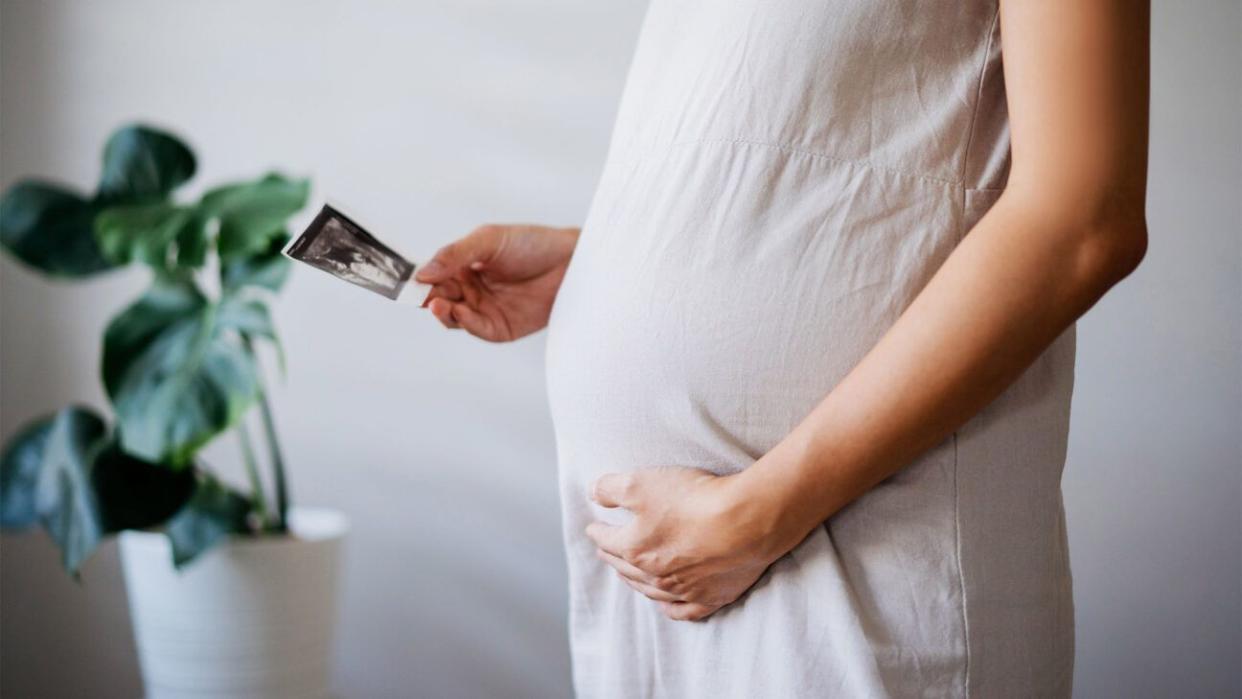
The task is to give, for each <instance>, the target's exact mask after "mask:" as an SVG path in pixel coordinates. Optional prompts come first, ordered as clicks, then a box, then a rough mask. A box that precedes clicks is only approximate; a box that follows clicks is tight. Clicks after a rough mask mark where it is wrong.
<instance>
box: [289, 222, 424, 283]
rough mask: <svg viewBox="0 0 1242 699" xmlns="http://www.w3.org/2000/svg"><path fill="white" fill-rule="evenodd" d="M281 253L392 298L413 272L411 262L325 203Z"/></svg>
mask: <svg viewBox="0 0 1242 699" xmlns="http://www.w3.org/2000/svg"><path fill="white" fill-rule="evenodd" d="M285 254H286V255H288V256H289V257H292V258H293V259H295V260H299V261H301V262H305V263H306V264H308V265H311V266H312V267H317V268H319V269H322V270H323V271H325V272H327V273H329V274H331V275H333V276H336V277H340V278H341V279H344V280H345V281H347V282H350V283H352V284H357V285H358V286H361V287H362V288H364V289H370V290H371V291H374V292H375V293H377V294H380V295H383V296H386V297H388V298H390V299H393V300H396V298H397V297H398V296H400V295H401V292H402V291H403V290H404V289H405V287H406V283H407V282H408V281H409V280H410V277H412V276H413V275H414V263H412V262H410V261H408V260H406V259H405V258H403V257H401V256H400V255H398V254H397V253H395V252H393V251H392V249H391V248H389V247H388V246H387V245H384V244H383V243H381V242H380V241H378V240H376V239H375V237H374V236H372V235H371V234H370V233H368V232H366V230H364V229H363V228H362V226H359V225H358V224H357V223H354V222H353V221H351V220H350V219H349V217H347V216H345V215H344V214H342V213H341V212H339V211H337V210H336V209H334V208H332V207H331V206H328V205H327V204H325V205H324V207H323V210H322V211H320V212H319V215H317V216H315V220H314V221H311V224H310V226H309V227H307V229H306V232H305V233H303V234H302V235H301V237H299V238H298V239H297V240H295V241H293V243H292V244H291V245H290V246H289V247H288V249H286V250H285Z"/></svg>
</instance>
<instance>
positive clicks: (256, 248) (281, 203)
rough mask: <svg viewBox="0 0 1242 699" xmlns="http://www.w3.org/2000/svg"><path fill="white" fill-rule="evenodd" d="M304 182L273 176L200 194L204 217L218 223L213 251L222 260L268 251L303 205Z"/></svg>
mask: <svg viewBox="0 0 1242 699" xmlns="http://www.w3.org/2000/svg"><path fill="white" fill-rule="evenodd" d="M309 192H310V184H309V182H308V181H307V180H291V179H288V178H286V177H284V176H282V175H279V174H276V173H272V174H269V175H267V176H265V177H262V178H260V179H258V180H255V181H253V182H244V183H240V184H230V185H225V186H223V187H217V188H216V189H213V190H211V191H210V192H208V193H207V194H205V195H203V198H202V200H201V201H200V202H199V206H200V208H201V210H202V211H203V212H204V214H206V215H209V216H215V217H218V219H219V221H220V228H219V234H218V235H219V237H218V238H217V239H216V250H217V251H218V252H219V253H220V257H221V259H230V258H236V257H248V256H252V255H255V254H257V253H261V252H264V251H267V250H269V249H270V247H271V245H272V240H273V239H275V238H278V237H279V236H281V235H282V234H284V232H285V224H286V223H287V222H288V220H289V217H290V216H293V215H294V214H296V213H297V212H298V211H300V210H301V209H302V207H303V206H306V197H307V195H308V194H309Z"/></svg>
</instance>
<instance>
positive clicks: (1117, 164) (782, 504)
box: [587, 0, 1150, 619]
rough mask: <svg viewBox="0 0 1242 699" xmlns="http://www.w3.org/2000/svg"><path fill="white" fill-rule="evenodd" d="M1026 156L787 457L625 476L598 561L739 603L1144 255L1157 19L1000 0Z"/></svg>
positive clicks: (684, 608) (1086, 6) (1051, 1)
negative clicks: (626, 512)
mask: <svg viewBox="0 0 1242 699" xmlns="http://www.w3.org/2000/svg"><path fill="white" fill-rule="evenodd" d="M1000 12H1001V34H1002V36H1003V37H1004V39H1003V55H1004V71H1005V83H1006V90H1007V95H1008V97H1007V99H1008V103H1009V121H1010V133H1011V151H1012V164H1011V170H1010V174H1009V180H1008V184H1007V186H1006V188H1005V191H1004V193H1003V194H1002V195H1001V196H1000V197H999V199H998V200H997V202H996V204H995V205H993V207H992V208H991V209H990V210H989V211H988V213H987V214H986V215H985V216H984V217H983V218H982V219H981V220H980V221H979V223H978V224H977V225H976V226H975V227H974V228H973V229H972V230H971V231H970V234H969V235H967V236H966V237H965V239H964V240H963V241H962V243H961V244H959V245H958V247H957V248H956V249H955V250H954V251H953V253H952V255H950V256H949V258H948V259H947V260H946V262H945V263H944V265H942V266H941V268H940V269H939V270H938V271H937V272H936V274H935V276H934V277H933V278H932V279H931V281H930V282H929V283H928V284H927V286H926V287H925V288H924V289H923V290H922V291H921V292H920V293H919V294H918V296H917V297H916V298H915V299H914V301H913V302H912V303H911V304H910V306H909V307H908V308H907V309H906V310H905V312H904V313H903V314H902V315H901V317H900V318H899V319H898V321H897V322H896V323H895V324H894V325H893V326H892V328H890V329H889V331H888V332H887V333H886V334H885V335H884V337H883V338H882V339H881V340H880V342H879V343H878V344H877V345H876V346H875V347H874V348H873V349H872V350H871V351H870V352H869V353H868V354H867V355H866V356H865V357H864V358H863V359H862V361H861V362H859V364H858V365H857V366H856V367H854V369H853V370H852V371H851V372H850V373H849V374H848V375H847V376H846V378H845V379H844V380H842V381H841V383H840V384H838V385H837V386H836V387H835V388H834V389H833V390H832V392H831V393H830V394H829V395H828V396H827V397H825V398H824V400H823V401H822V402H821V403H820V404H819V405H818V406H817V407H816V408H815V409H814V411H812V412H811V414H810V415H809V416H808V417H807V418H806V419H805V420H804V421H803V422H802V423H801V424H800V425H799V426H798V427H797V428H795V429H794V431H793V432H791V433H790V434H789V435H788V436H787V437H786V438H785V439H784V440H783V441H782V442H780V444H778V445H777V446H776V447H775V448H774V449H773V450H772V451H771V452H769V453H768V454H766V455H765V456H764V457H763V458H761V459H760V460H759V461H757V462H756V463H754V464H753V465H751V466H750V467H749V468H747V469H746V470H744V471H742V472H740V473H737V474H734V475H730V476H723V477H717V476H712V475H710V474H709V473H707V472H705V471H701V470H698V469H643V470H639V471H635V472H632V473H627V474H609V475H605V476H603V477H601V478H600V479H599V481H597V483H596V485H595V492H594V494H593V497H594V499H595V500H596V501H597V502H599V503H600V504H601V505H603V506H606V507H625V508H627V509H631V510H633V511H634V513H635V518H634V519H633V520H632V521H631V522H629V523H627V524H626V525H624V526H609V525H605V524H603V523H599V522H596V523H592V524H591V525H590V526H589V527H588V529H587V533H588V535H590V536H591V537H592V539H593V540H594V541H595V542H596V544H597V546H598V548H599V554H600V557H601V558H603V559H604V560H606V561H607V562H608V563H610V564H612V565H613V567H615V568H616V569H617V572H618V573H619V574H620V575H621V576H622V577H624V578H625V579H626V581H627V582H628V583H629V584H630V585H631V586H632V587H634V588H635V589H637V590H639V591H640V592H642V593H643V594H646V595H647V596H649V597H651V598H653V599H655V600H657V601H658V602H660V604H661V605H662V606H663V607H664V611H665V613H666V614H667V615H668V616H670V617H672V618H675V619H699V618H702V617H705V616H707V615H709V614H711V613H712V612H714V611H716V610H717V609H719V608H720V607H722V606H724V605H725V604H728V603H729V602H732V601H733V600H734V599H736V598H737V597H739V596H740V595H741V594H742V593H743V592H745V590H746V589H747V588H748V587H750V585H751V584H753V583H754V581H755V580H756V579H757V578H758V577H759V575H761V574H762V573H763V570H764V569H766V567H767V566H768V565H769V564H770V563H771V562H772V561H774V560H775V559H776V558H779V557H780V556H781V555H782V554H784V553H785V552H787V551H789V550H790V549H792V548H793V547H794V546H796V545H797V544H798V543H799V542H800V541H801V540H802V539H803V538H805V536H806V535H807V534H808V533H809V532H810V531H811V530H812V529H813V528H814V527H815V526H817V525H819V524H820V523H822V522H823V521H825V520H826V519H828V518H829V517H830V516H831V515H832V514H833V513H834V512H836V511H837V510H838V509H840V508H841V507H843V506H844V505H846V504H847V503H849V502H850V501H852V500H853V499H855V498H857V497H858V496H860V495H861V494H863V493H864V492H866V491H867V490H869V489H870V488H872V487H873V486H875V485H876V484H877V483H879V482H880V481H882V480H884V479H885V478H887V477H888V476H890V475H892V474H893V473H894V472H896V471H897V470H899V469H900V468H902V467H903V466H905V465H906V464H908V463H910V462H911V461H912V460H913V459H914V458H915V457H917V456H918V455H919V454H921V453H922V452H924V451H925V450H927V449H929V448H931V447H932V446H934V445H936V444H937V443H939V442H940V441H942V440H943V439H945V438H946V437H948V436H949V435H950V434H951V433H952V432H953V431H954V430H956V429H957V428H959V427H960V426H961V425H962V424H963V423H965V422H966V421H967V420H969V419H970V418H971V417H972V416H974V415H975V414H977V413H978V412H979V411H980V410H982V409H983V408H984V407H985V406H986V405H987V404H988V403H990V402H991V401H992V400H993V399H995V398H996V397H997V396H998V395H999V394H1000V393H1001V392H1003V391H1004V390H1005V389H1006V388H1007V387H1008V386H1009V385H1010V384H1012V383H1013V382H1014V381H1015V380H1017V378H1018V377H1019V376H1020V375H1021V373H1022V372H1023V371H1024V370H1025V369H1026V368H1027V367H1028V366H1029V365H1030V364H1031V363H1032V362H1033V361H1034V360H1035V359H1036V358H1037V357H1038V356H1039V355H1040V353H1042V352H1043V351H1044V350H1045V349H1046V348H1047V347H1048V346H1049V345H1050V344H1051V343H1052V342H1053V341H1054V340H1055V339H1056V338H1057V337H1058V336H1060V335H1061V333H1063V332H1064V331H1065V330H1066V329H1067V328H1068V327H1069V326H1070V325H1071V324H1072V323H1073V322H1074V321H1075V320H1076V319H1077V318H1078V317H1079V316H1081V315H1082V314H1083V313H1085V312H1086V311H1087V310H1088V309H1089V308H1091V306H1092V305H1093V304H1095V302H1096V301H1098V300H1099V299H1100V297H1101V296H1103V295H1104V293H1105V292H1107V291H1108V289H1109V288H1111V287H1112V286H1113V285H1114V284H1116V283H1117V282H1119V281H1121V279H1123V278H1124V277H1126V276H1127V275H1129V274H1130V273H1131V272H1132V271H1133V270H1134V269H1135V267H1136V266H1137V265H1138V264H1139V261H1140V260H1141V259H1142V258H1143V255H1144V252H1145V250H1146V244H1147V230H1146V219H1145V196H1146V181H1147V104H1148V34H1149V15H1150V11H1149V7H1148V3H1147V2H1142V1H1139V0H1002V2H1001V10H1000Z"/></svg>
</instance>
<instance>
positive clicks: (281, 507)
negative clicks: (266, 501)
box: [242, 336, 289, 532]
mask: <svg viewBox="0 0 1242 699" xmlns="http://www.w3.org/2000/svg"><path fill="white" fill-rule="evenodd" d="M242 341H243V342H245V343H246V350H247V351H248V352H249V353H250V356H252V357H254V358H255V361H254V367H255V372H256V374H257V375H258V378H259V414H260V415H261V416H262V417H263V431H264V436H266V437H267V448H268V452H269V455H270V459H271V462H272V476H273V478H272V481H273V483H274V485H275V486H276V527H275V530H276V531H277V532H287V531H289V486H288V484H287V483H286V481H285V459H284V457H283V456H282V455H281V451H280V440H279V438H277V436H276V420H275V418H273V417H272V404H271V402H270V401H268V399H267V384H266V383H265V382H264V381H263V367H262V365H261V364H260V362H259V358H258V355H257V354H255V351H254V343H253V342H251V341H250V338H249V337H247V336H243V338H242Z"/></svg>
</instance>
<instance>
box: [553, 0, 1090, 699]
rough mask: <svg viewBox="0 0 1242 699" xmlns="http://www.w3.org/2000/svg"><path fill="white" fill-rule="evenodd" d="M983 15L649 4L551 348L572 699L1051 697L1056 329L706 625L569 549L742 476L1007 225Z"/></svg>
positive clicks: (1062, 628) (1061, 590)
mask: <svg viewBox="0 0 1242 699" xmlns="http://www.w3.org/2000/svg"><path fill="white" fill-rule="evenodd" d="M997 12H998V8H997V2H996V0H922V1H919V2H914V1H912V0H906V1H899V0H831V1H829V0H730V1H728V2H722V1H720V0H715V1H711V2H709V1H707V0H654V1H653V2H652V3H651V5H650V7H649V8H648V11H647V16H646V18H645V20H644V25H643V28H642V32H641V37H640V40H639V44H638V47H637V52H636V55H635V57H634V59H633V63H632V66H631V68H630V74H629V77H628V80H627V83H626V87H625V90H624V95H623V99H622V104H621V107H620V111H619V114H618V117H617V121H616V125H615V128H614V133H613V139H612V143H611V145H610V150H609V155H608V159H607V162H606V165H605V168H604V171H603V174H602V176H601V180H600V182H599V186H598V191H597V193H596V195H595V198H594V200H593V202H592V205H591V208H590V211H589V214H588V216H587V219H586V222H585V224H584V227H583V230H582V234H581V239H580V241H579V243H578V247H577V250H576V251H575V253H574V257H573V259H572V261H571V263H570V265H569V268H568V271H567V272H566V276H565V279H564V282H563V285H562V287H561V289H560V291H559V294H558V296H557V299H556V302H555V305H554V308H553V313H552V318H551V321H550V335H549V338H548V346H547V368H548V389H549V399H550V404H551V409H552V416H553V421H554V424H555V429H556V437H557V449H558V459H559V483H560V489H561V497H562V505H563V523H564V543H565V547H566V552H567V559H568V567H569V584H570V590H569V592H570V594H569V598H570V605H571V609H570V637H571V646H572V655H573V681H574V687H575V690H576V692H577V694H578V695H579V696H581V697H712V698H716V697H748V698H749V697H775V698H780V697H887V696H891V697H922V696H925V697H967V696H972V697H1024V696H1038V697H1051V696H1066V695H1068V694H1069V693H1070V687H1071V679H1072V674H1073V604H1072V597H1071V580H1070V569H1069V560H1068V551H1067V543H1066V535H1065V524H1064V511H1063V509H1062V499H1061V488H1060V479H1061V471H1062V467H1063V465H1064V457H1065V448H1066V438H1067V428H1068V418H1069V405H1070V393H1071V388H1072V383H1073V362H1074V333H1073V329H1071V330H1069V331H1067V332H1066V333H1065V334H1063V335H1062V336H1061V337H1060V338H1059V339H1058V340H1057V341H1056V342H1055V344H1054V345H1053V346H1051V347H1050V348H1049V349H1048V350H1047V351H1046V352H1044V354H1043V355H1042V356H1041V357H1040V358H1039V359H1038V360H1037V361H1036V362H1035V364H1034V365H1033V366H1032V367H1031V368H1030V369H1029V370H1028V371H1026V372H1025V374H1024V375H1023V376H1022V377H1021V378H1020V380H1019V381H1017V383H1016V384H1015V385H1013V386H1012V387H1011V388H1010V389H1009V390H1007V391H1006V392H1005V393H1004V394H1003V395H1002V396H1001V397H1000V398H999V399H997V400H996V401H995V402H994V403H993V404H991V405H990V406H989V407H988V408H986V409H985V410H984V411H983V412H982V413H980V414H979V415H977V416H976V417H975V418H974V419H972V420H971V421H970V422H969V423H967V424H966V425H965V426H964V427H962V428H961V429H960V430H958V431H957V432H956V433H955V434H953V435H952V436H950V437H949V438H948V439H946V440H944V441H943V442H942V443H941V444H939V445H938V446H936V447H934V448H933V449H931V450H929V451H928V452H926V453H924V454H923V455H922V456H921V457H919V458H918V459H916V460H915V461H914V462H912V463H911V464H909V465H908V466H907V467H905V468H903V469H902V470H901V471H899V472H898V473H896V474H895V475H893V476H892V477H890V478H888V479H887V480H885V481H884V482H882V483H881V484H879V485H878V486H877V487H875V488H874V489H873V490H871V491H869V492H867V493H866V494H864V495H863V496H862V497H860V498H858V499H857V500H855V501H854V502H853V503H851V504H850V505H849V506H847V507H846V508H844V509H843V510H841V511H839V512H837V513H836V514H835V515H834V516H832V517H831V518H830V519H829V520H828V521H826V522H824V523H823V525H822V526H820V527H817V528H816V529H815V530H814V531H813V532H812V533H811V535H810V536H808V537H807V538H806V539H805V540H804V541H803V542H802V543H801V544H800V545H799V546H798V547H796V548H795V549H794V550H793V551H792V552H790V553H789V554H787V555H786V556H784V557H782V558H781V559H779V560H778V561H777V562H776V563H774V564H773V565H772V566H771V567H770V568H769V569H768V571H767V572H766V573H765V574H764V575H763V576H762V577H761V578H760V579H759V581H758V582H757V583H756V584H755V585H754V587H753V588H751V590H749V591H748V592H747V593H746V594H745V595H744V596H743V597H741V598H740V599H739V600H738V601H736V602H734V603H733V604H731V605H729V606H728V607H725V608H723V609H722V610H720V611H718V612H717V613H716V614H715V615H713V616H711V617H709V618H708V619H706V620H705V621H702V622H693V623H688V622H676V621H670V620H668V619H667V618H665V617H664V616H663V615H662V614H661V612H660V608H659V606H658V605H657V604H656V603H655V602H652V601H651V600H649V599H647V598H645V597H643V596H641V595H640V594H638V593H637V592H635V591H633V590H632V589H630V588H629V587H627V586H625V585H624V584H623V582H622V581H621V580H619V579H618V578H617V576H616V575H615V573H614V572H613V570H612V569H611V568H609V567H608V566H607V565H606V564H604V563H603V562H601V561H599V560H598V559H597V558H596V557H595V555H594V544H593V543H592V542H591V540H590V539H589V538H588V537H587V536H586V535H585V534H584V532H583V529H584V527H585V526H586V525H587V524H588V523H589V522H590V521H591V520H593V519H599V520H602V521H605V522H609V523H614V524H616V523H622V522H624V521H626V520H627V519H628V518H629V517H630V515H629V514H628V513H626V512H625V511H623V510H606V509H604V508H601V507H599V506H597V505H595V504H593V503H591V502H590V500H589V489H590V486H591V484H592V482H593V481H594V480H595V478H597V477H598V476H600V475H601V474H604V473H607V472H613V471H628V470H634V469H641V468H646V467H652V466H690V467H699V468H707V469H710V470H712V471H715V472H717V473H722V474H723V473H730V472H735V471H738V470H741V469H745V468H746V467H748V466H750V465H751V464H752V463H753V462H754V461H755V460H756V459H758V458H759V457H760V456H762V455H763V454H764V453H765V452H766V451H768V450H769V449H771V448H772V447H773V446H774V445H775V444H777V443H778V442H779V441H780V440H781V439H782V438H784V437H785V436H786V435H787V434H788V433H789V432H790V430H792V429H793V428H794V427H795V425H797V424H798V423H799V422H800V421H801V420H802V419H803V418H804V417H805V416H806V415H807V414H808V413H809V412H810V411H811V409H812V408H813V407H814V406H815V405H816V404H817V403H818V402H819V401H820V400H821V399H823V397H824V396H825V395H827V394H828V393H829V392H830V391H831V390H832V388H833V386H834V385H835V384H837V383H838V382H839V381H840V380H841V379H842V378H843V377H844V376H845V375H846V373H847V372H848V371H849V370H850V369H851V368H852V367H853V366H854V365H855V364H856V363H857V362H858V361H859V360H860V359H861V358H862V357H863V356H864V355H865V354H866V353H867V351H868V350H869V349H870V348H871V347H872V346H873V345H874V344H875V343H876V342H877V341H878V340H879V339H880V337H881V336H882V335H883V333H884V332H885V331H886V330H887V329H888V328H889V327H890V326H891V325H892V324H893V323H894V321H896V319H897V317H898V316H899V315H900V314H901V312H902V311H903V310H904V309H905V308H906V307H907V305H908V304H909V303H910V302H911V300H912V299H913V298H914V297H915V295H916V294H917V293H918V292H919V291H920V289H921V288H922V287H923V286H924V284H926V282H927V281H928V279H929V278H930V277H931V276H932V275H933V273H934V272H935V271H936V270H937V268H938V267H939V266H940V265H941V264H942V263H943V261H944V260H945V258H946V257H947V256H948V255H949V254H950V252H951V251H952V250H953V248H954V246H956V245H957V244H958V243H959V242H960V241H961V240H962V238H963V237H964V236H965V235H967V234H968V233H969V232H970V230H971V228H972V226H973V225H974V223H975V222H976V221H978V220H979V218H980V217H981V216H982V215H983V214H984V213H985V212H986V211H987V210H988V208H989V207H990V206H991V205H992V204H993V203H994V202H995V201H996V199H997V197H998V196H999V193H1000V190H1001V189H1002V188H1003V187H1004V185H1005V181H1006V177H1007V173H1008V167H1009V136H1008V127H1007V114H1006V104H1005V88H1004V83H1003V76H1002V71H1001V36H1000V29H999V23H998V14H997ZM929 368H930V367H929Z"/></svg>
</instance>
